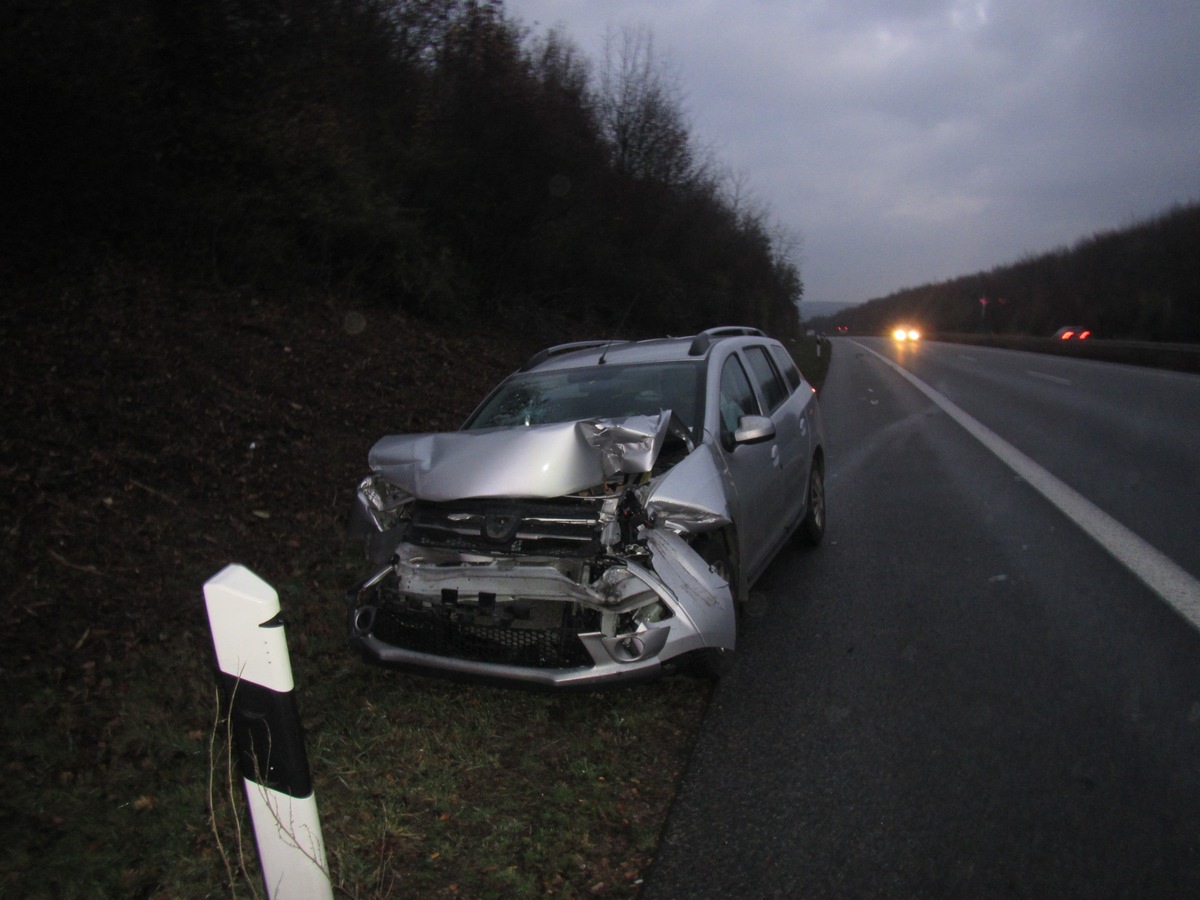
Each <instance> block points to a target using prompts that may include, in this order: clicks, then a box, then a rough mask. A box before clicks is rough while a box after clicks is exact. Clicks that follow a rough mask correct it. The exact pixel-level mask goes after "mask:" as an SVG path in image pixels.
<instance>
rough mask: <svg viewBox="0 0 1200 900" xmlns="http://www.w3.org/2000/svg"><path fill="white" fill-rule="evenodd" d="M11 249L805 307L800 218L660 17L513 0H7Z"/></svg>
mask: <svg viewBox="0 0 1200 900" xmlns="http://www.w3.org/2000/svg"><path fill="white" fill-rule="evenodd" d="M0 79H2V83H3V85H4V86H5V87H4V90H3V91H0V116H2V119H0V120H2V121H4V122H5V123H6V131H7V133H8V138H7V139H6V140H5V141H4V142H0V166H2V167H3V168H2V169H0V171H3V172H4V173H5V176H6V177H5V180H6V183H7V184H6V192H7V193H8V197H7V199H6V207H7V209H6V212H7V215H6V216H5V217H4V219H3V221H2V222H0V229H2V230H3V232H4V234H3V240H4V241H5V246H6V247H7V248H8V255H9V264H10V266H11V267H12V271H13V272H15V273H18V274H19V273H21V272H33V271H35V270H37V269H38V268H39V267H45V266H47V265H57V264H61V263H62V262H63V261H64V260H78V259H87V258H93V257H94V256H95V255H96V254H105V253H116V254H122V255H125V256H131V257H134V258H144V259H153V260H155V261H156V265H159V266H166V267H168V268H170V269H171V270H172V271H173V272H175V273H177V274H178V275H180V276H181V277H186V278H190V279H198V280H200V281H202V282H203V283H205V284H211V285H217V286H241V285H245V284H250V285H254V286H256V287H258V288H261V289H264V290H268V291H278V292H279V293H281V294H284V293H286V292H287V291H288V290H291V289H294V288H295V287H296V286H298V285H301V284H303V285H309V286H312V285H316V286H320V287H322V288H325V289H328V290H330V291H338V292H349V293H352V294H353V295H355V296H356V297H358V298H359V300H360V302H372V301H374V302H378V303H392V304H397V305H399V306H401V307H402V308H404V309H405V310H407V311H409V312H411V313H414V314H419V315H424V316H428V317H431V318H434V319H439V320H444V321H452V322H453V321H469V320H474V319H476V318H479V317H481V316H482V317H487V318H493V317H496V316H516V317H520V316H531V315H533V316H536V315H538V314H539V313H541V312H554V313H557V314H570V315H572V316H577V317H579V318H581V319H588V320H592V321H604V322H608V323H616V322H622V323H623V324H622V325H621V327H622V329H623V331H624V332H625V333H627V334H628V335H629V336H641V335H645V334H653V333H661V332H676V333H678V332H683V331H690V330H695V329H699V328H704V327H709V326H711V325H716V324H723V323H740V324H753V325H758V326H760V327H763V328H766V329H768V330H771V331H774V332H778V333H788V332H790V331H792V330H793V329H794V328H795V326H796V322H797V304H798V303H799V301H800V298H801V295H802V291H803V286H802V283H801V279H800V273H799V270H798V265H797V262H796V260H795V259H794V250H795V242H794V240H789V238H788V237H787V235H786V234H783V233H781V231H780V230H779V229H777V228H775V227H773V226H772V224H771V222H770V219H769V214H768V211H767V210H766V209H765V208H764V207H763V206H762V205H761V204H756V203H753V202H747V201H746V200H745V198H744V197H743V196H742V193H741V191H740V190H739V181H738V179H737V178H734V177H731V176H730V175H729V173H728V172H727V171H725V170H724V169H723V167H722V166H721V165H720V163H719V162H718V161H716V160H714V159H713V158H712V156H711V154H709V153H708V152H706V151H705V149H704V147H703V146H702V145H701V144H700V143H699V142H698V141H697V139H696V137H695V136H694V135H693V134H692V133H691V130H690V127H689V123H688V122H687V118H686V114H685V111H684V108H683V105H682V101H681V96H682V91H681V90H680V86H679V83H678V78H677V77H676V76H675V75H674V74H673V73H672V70H671V68H670V66H669V64H668V63H667V61H666V60H665V59H664V58H663V57H662V56H661V55H660V54H659V53H658V51H657V49H656V48H655V46H654V42H653V36H652V35H650V34H649V33H647V32H646V31H644V30H637V29H625V30H623V31H620V32H617V33H610V35H609V39H608V42H607V45H606V48H605V51H604V55H603V59H601V60H592V59H588V58H586V57H585V55H584V54H583V53H582V52H581V51H580V49H579V48H578V46H577V45H576V44H574V43H573V42H572V40H571V39H570V38H569V37H568V36H567V35H565V34H562V33H560V32H558V31H554V30H550V31H547V32H544V33H533V32H532V31H531V30H529V29H526V28H525V27H524V26H523V25H521V24H520V23H519V22H517V21H516V20H514V19H513V18H512V17H510V16H509V15H508V13H507V11H506V10H505V8H504V5H503V2H501V0H490V2H485V0H308V2H305V3H292V2H288V0H193V2H187V3H180V2H176V0H39V2H37V3H32V2H30V3H18V4H10V5H9V6H8V7H7V8H6V11H5V12H4V13H3V14H0Z"/></svg>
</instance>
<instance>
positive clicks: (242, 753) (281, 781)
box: [221, 672, 313, 797]
mask: <svg viewBox="0 0 1200 900" xmlns="http://www.w3.org/2000/svg"><path fill="white" fill-rule="evenodd" d="M221 680H222V682H223V683H224V686H225V693H226V697H228V698H229V722H230V729H231V731H232V732H233V745H234V748H235V749H236V751H237V756H238V767H239V768H240V770H241V773H242V777H243V778H245V779H246V780H247V781H254V782H257V783H258V784H262V785H266V786H267V787H269V788H271V789H272V790H276V791H279V792H280V793H284V794H288V795H289V796H292V797H307V796H309V795H310V794H312V792H313V788H312V776H311V775H310V773H309V769H308V753H307V751H306V750H305V748H304V730H303V729H302V728H301V726H300V715H299V713H298V712H297V710H296V695H295V694H294V693H293V692H292V691H287V692H280V691H273V690H271V689H270V688H266V687H263V686H262V685H259V684H254V683H253V682H250V681H242V680H240V679H238V678H236V677H235V676H232V675H229V674H227V673H225V672H222V673H221Z"/></svg>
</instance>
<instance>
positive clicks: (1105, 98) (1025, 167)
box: [507, 0, 1200, 302]
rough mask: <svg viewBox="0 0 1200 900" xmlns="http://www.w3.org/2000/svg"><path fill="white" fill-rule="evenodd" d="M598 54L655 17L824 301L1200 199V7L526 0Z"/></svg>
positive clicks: (712, 136) (861, 296) (1053, 243)
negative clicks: (615, 36)
mask: <svg viewBox="0 0 1200 900" xmlns="http://www.w3.org/2000/svg"><path fill="white" fill-rule="evenodd" d="M507 8H508V9H509V11H510V12H511V13H512V14H513V15H515V16H517V17H518V18H520V19H521V20H522V21H524V22H525V23H527V24H530V25H533V24H535V23H537V25H538V26H539V27H542V28H544V27H547V26H551V25H555V24H558V25H561V26H562V27H563V28H564V30H565V31H566V33H567V34H569V35H570V36H571V37H572V38H573V39H574V40H575V41H576V42H577V43H578V44H579V45H580V46H581V47H582V48H583V49H584V50H585V51H586V52H587V53H588V54H589V55H591V56H592V57H593V58H597V59H598V58H599V55H600V47H601V44H602V39H603V35H604V32H605V30H606V29H607V28H609V27H612V28H621V27H623V26H626V25H646V26H648V27H649V28H650V29H651V30H652V31H653V33H654V35H655V39H656V43H657V46H658V47H659V48H660V49H661V50H663V51H664V52H666V53H668V54H669V55H670V58H671V60H672V61H673V62H674V64H675V66H676V68H677V69H678V71H679V74H680V77H681V80H682V83H683V87H684V90H685V93H686V98H687V106H688V111H689V114H690V116H691V119H692V121H693V127H694V130H695V133H696V136H697V138H698V139H700V140H701V141H704V142H707V143H710V144H711V145H712V146H713V147H714V149H715V152H716V155H717V157H718V158H719V159H720V160H721V161H722V162H724V163H726V164H727V165H729V166H730V167H731V169H733V170H735V171H738V172H744V173H746V174H747V175H748V178H749V183H750V187H751V190H752V191H753V192H754V193H755V195H756V196H758V197H759V198H761V199H762V200H764V201H766V202H767V203H768V204H769V205H770V207H771V210H772V212H773V214H774V215H775V217H776V218H777V219H778V220H779V221H780V222H781V223H783V224H784V225H785V226H786V227H788V228H790V229H792V230H794V231H796V232H799V233H800V234H801V235H802V240H803V253H802V258H801V274H802V276H803V278H804V281H805V284H806V296H807V298H808V299H810V300H813V301H826V302H828V301H842V302H860V301H862V300H866V299H869V298H871V297H875V296H879V295H882V294H886V293H890V292H891V291H893V290H897V289H899V288H901V287H905V286H910V285H914V284H919V283H922V282H926V281H935V280H940V279H943V278H948V277H953V276H955V275H959V274H965V273H966V272H970V271H975V270H977V269H985V268H990V267H992V266H995V265H1000V264H1003V263H1006V262H1011V261H1013V260H1015V259H1017V258H1019V257H1021V256H1023V255H1026V254H1029V253H1038V252H1042V251H1046V250H1050V249H1053V248H1055V247H1059V246H1063V245H1066V244H1070V243H1072V242H1073V241H1075V240H1077V239H1079V238H1081V237H1084V236H1086V235H1088V234H1091V233H1094V232H1096V231H1102V230H1107V229H1110V228H1117V227H1121V226H1124V225H1128V224H1130V223H1131V222H1133V221H1135V220H1137V219H1139V218H1144V217H1146V216H1150V215H1154V214H1156V213H1158V212H1161V211H1163V210H1165V209H1166V208H1167V207H1168V206H1170V205H1171V204H1172V203H1176V202H1187V201H1190V200H1194V199H1198V198H1200V53H1197V52H1196V49H1195V42H1196V36H1197V35H1200V4H1197V3H1195V2H1194V0H1144V2H1141V3H1127V2H1120V0H908V2H895V0H858V2H846V0H805V2H796V0H749V2H745V0H741V2H735V0H672V2H652V0H642V2H633V0H608V2H605V3H596V2H594V0H508V2H507Z"/></svg>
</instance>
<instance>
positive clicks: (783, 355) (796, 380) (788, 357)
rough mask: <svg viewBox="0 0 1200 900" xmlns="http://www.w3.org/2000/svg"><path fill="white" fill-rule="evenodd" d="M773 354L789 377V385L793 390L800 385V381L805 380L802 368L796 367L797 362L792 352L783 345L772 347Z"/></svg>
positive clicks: (784, 375)
mask: <svg viewBox="0 0 1200 900" xmlns="http://www.w3.org/2000/svg"><path fill="white" fill-rule="evenodd" d="M771 355H772V356H774V357H775V362H776V364H778V366H779V371H780V372H782V373H783V377H784V378H785V379H787V383H788V387H790V388H791V389H792V390H793V391H794V390H795V389H796V388H798V387H800V382H801V381H803V380H804V376H803V375H801V374H800V370H799V369H797V368H796V362H795V360H793V359H792V354H790V353H788V352H787V351H786V350H784V349H783V347H780V346H773V347H771Z"/></svg>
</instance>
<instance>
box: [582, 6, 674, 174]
mask: <svg viewBox="0 0 1200 900" xmlns="http://www.w3.org/2000/svg"><path fill="white" fill-rule="evenodd" d="M598 94H599V96H598V98H597V108H598V113H599V119H600V126H601V129H602V133H603V135H604V137H605V139H606V140H607V141H608V142H609V145H610V147H611V149H612V154H613V162H614V166H615V168H616V169H617V171H619V172H622V173H624V174H628V175H631V176H633V177H634V178H646V179H653V180H656V181H661V182H663V183H665V184H670V185H678V184H682V183H684V182H686V181H687V180H688V179H689V178H690V176H691V175H692V174H693V169H694V165H695V160H694V155H693V150H692V141H691V137H690V135H689V130H688V125H687V122H686V120H685V117H684V113H683V103H682V97H681V91H680V88H679V80H678V77H677V75H676V74H675V72H674V71H673V70H672V68H671V67H670V65H669V64H668V63H667V62H666V61H665V60H663V59H662V58H660V57H659V56H658V54H657V53H656V52H655V49H654V36H653V34H652V33H651V32H650V30H649V29H648V28H646V27H645V26H639V27H636V28H633V27H626V28H623V29H622V30H621V31H620V33H619V34H614V33H613V32H612V31H611V30H610V31H609V32H608V33H607V34H606V35H605V38H604V59H603V61H602V64H601V69H600V84H599V90H598Z"/></svg>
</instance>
